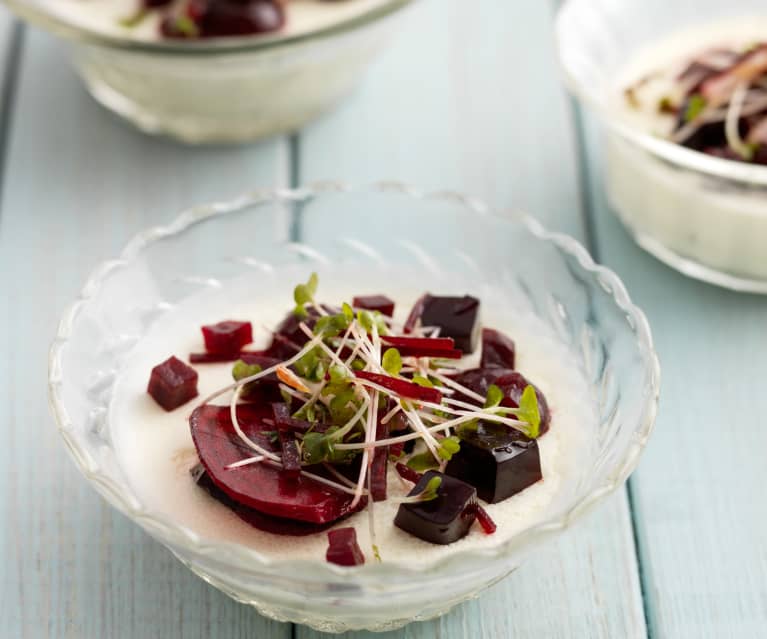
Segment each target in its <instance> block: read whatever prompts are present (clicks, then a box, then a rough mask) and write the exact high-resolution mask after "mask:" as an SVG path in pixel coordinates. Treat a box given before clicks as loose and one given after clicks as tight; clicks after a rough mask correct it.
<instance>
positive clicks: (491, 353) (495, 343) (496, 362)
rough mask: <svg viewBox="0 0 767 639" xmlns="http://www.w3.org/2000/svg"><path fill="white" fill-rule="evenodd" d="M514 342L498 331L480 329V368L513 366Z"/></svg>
mask: <svg viewBox="0 0 767 639" xmlns="http://www.w3.org/2000/svg"><path fill="white" fill-rule="evenodd" d="M515 352H516V349H515V347H514V342H513V341H512V340H511V339H510V338H508V337H506V335H504V334H503V333H501V332H500V331H496V330H495V329H492V328H483V329H482V358H481V360H480V362H479V367H480V368H511V369H513V368H514V356H515Z"/></svg>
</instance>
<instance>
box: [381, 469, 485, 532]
mask: <svg viewBox="0 0 767 639" xmlns="http://www.w3.org/2000/svg"><path fill="white" fill-rule="evenodd" d="M433 477H441V478H442V483H441V484H440V485H439V488H438V489H437V498H436V499H432V500H429V501H421V502H413V503H404V504H400V506H399V509H398V510H397V516H396V517H395V519H394V525H395V526H397V527H398V528H401V529H402V530H404V531H406V532H409V533H410V534H411V535H415V536H416V537H419V538H421V539H423V540H424V541H429V542H431V543H433V544H452V543H453V542H454V541H458V540H459V539H461V537H465V536H466V535H467V534H468V532H469V528H471V525H472V524H473V523H474V520H475V518H476V516H477V515H476V512H475V511H474V509H472V508H469V506H470V505H471V504H473V503H474V502H475V501H476V500H477V491H476V490H475V489H474V487H473V486H470V485H469V484H467V483H465V482H462V481H461V480H460V479H456V478H455V477H448V476H447V475H443V474H441V473H438V472H436V471H434V470H430V471H428V472H426V473H424V475H423V477H421V480H420V481H419V482H418V483H417V484H416V485H415V486H413V490H411V491H410V493H409V495H410V496H414V495H418V494H419V493H422V492H423V491H424V490H425V489H426V485H427V484H428V483H429V480H430V479H432V478H433Z"/></svg>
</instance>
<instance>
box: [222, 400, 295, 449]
mask: <svg viewBox="0 0 767 639" xmlns="http://www.w3.org/2000/svg"><path fill="white" fill-rule="evenodd" d="M241 392H242V386H239V387H237V388H236V389H235V391H234V393H232V401H231V402H230V403H229V414H230V415H231V417H232V426H234V431H235V432H236V433H237V435H238V436H239V438H240V439H241V440H242V441H244V442H245V443H246V444H247V445H248V446H250V447H251V448H252V449H253V450H255V451H256V452H257V453H259V454H260V455H263V456H264V457H265V458H267V459H271V460H273V461H278V462H280V463H281V462H282V460H281V459H280V456H279V455H275V454H274V453H273V452H271V451H268V450H266V448H262V447H261V446H259V445H258V444H257V443H256V442H254V441H253V440H252V439H251V438H250V437H248V436H247V435H246V434H245V433H244V432H243V430H242V428H241V427H240V422H239V420H238V419H237V400H238V399H239V398H240V393H241Z"/></svg>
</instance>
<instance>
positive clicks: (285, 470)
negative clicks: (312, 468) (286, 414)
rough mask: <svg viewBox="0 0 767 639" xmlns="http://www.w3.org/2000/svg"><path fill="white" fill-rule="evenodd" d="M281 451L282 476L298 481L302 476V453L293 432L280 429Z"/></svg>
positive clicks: (278, 431)
mask: <svg viewBox="0 0 767 639" xmlns="http://www.w3.org/2000/svg"><path fill="white" fill-rule="evenodd" d="M277 433H278V435H279V439H280V450H281V452H282V474H283V475H284V476H285V477H289V478H291V479H298V477H299V475H300V474H301V452H300V451H299V450H298V442H297V441H296V438H295V436H294V435H293V433H292V432H290V431H289V430H287V429H284V428H278V429H277Z"/></svg>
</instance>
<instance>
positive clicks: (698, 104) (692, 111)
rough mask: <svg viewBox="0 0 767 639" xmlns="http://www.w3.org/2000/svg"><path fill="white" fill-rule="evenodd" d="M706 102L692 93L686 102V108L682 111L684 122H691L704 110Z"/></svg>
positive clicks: (697, 94)
mask: <svg viewBox="0 0 767 639" xmlns="http://www.w3.org/2000/svg"><path fill="white" fill-rule="evenodd" d="M707 104H708V102H707V101H706V98H704V97H703V96H702V95H701V94H700V93H693V94H692V95H691V96H690V99H689V100H688V102H687V108H686V109H685V110H684V121H685V122H692V121H693V120H694V119H695V118H697V117H698V116H699V115H700V114H701V113H702V111H703V109H705V108H706V105H707Z"/></svg>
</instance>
